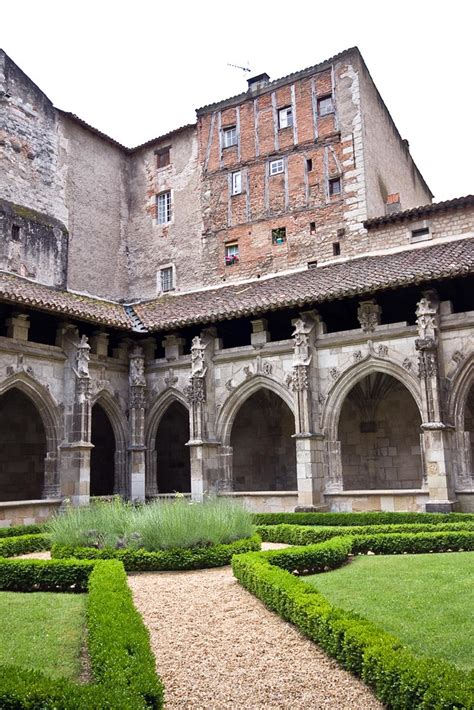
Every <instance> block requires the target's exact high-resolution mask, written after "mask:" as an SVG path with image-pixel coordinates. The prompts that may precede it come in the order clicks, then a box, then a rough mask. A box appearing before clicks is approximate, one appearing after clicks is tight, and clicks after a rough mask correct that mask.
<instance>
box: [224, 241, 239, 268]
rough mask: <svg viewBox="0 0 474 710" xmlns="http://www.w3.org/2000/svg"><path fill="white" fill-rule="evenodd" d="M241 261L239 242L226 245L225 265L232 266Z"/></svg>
mask: <svg viewBox="0 0 474 710" xmlns="http://www.w3.org/2000/svg"><path fill="white" fill-rule="evenodd" d="M238 263H239V245H238V244H237V242H233V243H232V244H226V245H225V265H226V266H232V265H233V264H238Z"/></svg>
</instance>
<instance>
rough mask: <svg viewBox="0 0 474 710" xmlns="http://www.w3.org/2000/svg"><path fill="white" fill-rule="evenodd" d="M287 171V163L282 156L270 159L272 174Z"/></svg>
mask: <svg viewBox="0 0 474 710" xmlns="http://www.w3.org/2000/svg"><path fill="white" fill-rule="evenodd" d="M283 172H285V163H284V162H283V159H282V158H278V160H271V161H270V175H278V174H279V173H283Z"/></svg>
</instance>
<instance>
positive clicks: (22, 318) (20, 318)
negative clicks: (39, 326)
mask: <svg viewBox="0 0 474 710" xmlns="http://www.w3.org/2000/svg"><path fill="white" fill-rule="evenodd" d="M5 322H6V326H7V338H13V339H14V340H23V341H26V340H28V331H29V329H30V317H29V316H28V315H26V313H13V315H12V316H11V318H7V320H6V321H5Z"/></svg>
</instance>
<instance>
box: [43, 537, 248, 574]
mask: <svg viewBox="0 0 474 710" xmlns="http://www.w3.org/2000/svg"><path fill="white" fill-rule="evenodd" d="M260 544H261V540H260V536H259V535H256V534H255V535H252V537H247V538H242V539H240V540H235V541H234V542H230V543H228V544H225V545H215V546H213V547H196V548H176V549H171V550H159V551H157V552H148V551H147V550H143V549H136V550H135V549H132V548H119V549H115V548H111V547H104V548H103V549H97V548H95V547H74V546H73V545H59V544H56V545H53V546H52V548H51V555H52V557H53V559H69V558H72V557H74V558H75V559H80V560H105V559H107V560H108V559H116V560H120V561H121V562H123V564H124V567H125V569H126V570H127V572H164V571H173V570H191V569H203V568H208V567H223V566H224V565H228V564H230V562H231V559H232V556H233V555H236V554H241V553H244V552H250V551H254V550H260Z"/></svg>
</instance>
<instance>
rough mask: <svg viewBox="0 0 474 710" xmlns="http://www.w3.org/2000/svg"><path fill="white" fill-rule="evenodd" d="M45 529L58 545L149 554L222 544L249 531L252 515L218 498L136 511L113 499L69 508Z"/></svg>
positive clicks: (163, 503)
mask: <svg viewBox="0 0 474 710" xmlns="http://www.w3.org/2000/svg"><path fill="white" fill-rule="evenodd" d="M48 527H49V530H50V532H51V537H52V541H53V543H55V544H58V545H70V546H73V547H95V548H98V549H102V548H124V547H133V548H135V549H140V548H143V549H144V550H147V551H148V552H155V551H158V550H172V549H176V548H202V547H210V546H216V545H219V544H227V543H231V542H233V541H234V540H238V539H241V538H246V537H250V536H251V535H252V532H253V525H252V517H251V514H250V513H249V512H248V511H246V510H245V509H244V508H243V507H242V506H241V505H239V504H236V503H234V502H233V501H228V500H225V499H222V498H216V499H210V500H207V501H206V502H204V503H198V504H190V503H188V502H187V501H186V500H183V499H176V500H174V501H156V502H154V503H150V504H148V505H144V506H140V507H136V506H133V505H131V504H130V503H124V502H122V501H121V500H120V499H118V498H117V499H115V500H113V501H112V502H107V503H104V502H95V503H93V504H92V505H91V506H90V507H87V508H70V509H68V510H67V511H66V512H65V513H63V514H62V515H58V516H56V517H55V518H53V519H52V520H51V521H50V523H49V526H48Z"/></svg>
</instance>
